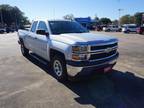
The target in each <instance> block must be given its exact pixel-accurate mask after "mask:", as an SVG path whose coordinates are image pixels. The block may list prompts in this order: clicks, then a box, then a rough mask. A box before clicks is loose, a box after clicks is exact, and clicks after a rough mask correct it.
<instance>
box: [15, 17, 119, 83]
mask: <svg viewBox="0 0 144 108" xmlns="http://www.w3.org/2000/svg"><path fill="white" fill-rule="evenodd" d="M18 36H19V41H18V42H19V44H20V46H21V52H22V54H23V55H24V56H28V55H29V51H31V52H32V53H34V54H36V55H38V56H40V57H41V58H43V59H44V60H46V61H48V62H49V63H50V64H51V68H52V71H53V73H54V75H55V77H56V79H57V80H58V81H63V80H66V79H67V78H68V77H75V76H77V75H88V74H89V72H95V73H96V72H98V71H101V72H109V71H112V68H113V66H114V65H115V64H116V62H117V59H118V56H119V53H118V51H117V49H118V39H117V38H114V37H112V36H105V35H100V34H93V33H90V32H89V31H88V30H87V29H85V28H84V27H83V26H81V25H80V24H79V23H77V22H76V21H67V20H35V21H33V23H32V25H31V28H30V30H29V31H26V30H19V31H18Z"/></svg>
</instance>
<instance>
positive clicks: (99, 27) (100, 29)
mask: <svg viewBox="0 0 144 108" xmlns="http://www.w3.org/2000/svg"><path fill="white" fill-rule="evenodd" d="M95 30H96V31H102V30H103V27H102V26H97V27H96V29H95Z"/></svg>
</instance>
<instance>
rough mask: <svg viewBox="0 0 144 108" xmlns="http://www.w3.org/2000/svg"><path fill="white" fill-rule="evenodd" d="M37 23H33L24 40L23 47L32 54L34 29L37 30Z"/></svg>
mask: <svg viewBox="0 0 144 108" xmlns="http://www.w3.org/2000/svg"><path fill="white" fill-rule="evenodd" d="M37 24H38V21H34V22H33V24H32V26H31V30H30V32H29V34H27V36H26V38H25V43H26V44H25V45H26V47H27V48H28V49H30V50H31V51H32V52H35V38H36V28H37Z"/></svg>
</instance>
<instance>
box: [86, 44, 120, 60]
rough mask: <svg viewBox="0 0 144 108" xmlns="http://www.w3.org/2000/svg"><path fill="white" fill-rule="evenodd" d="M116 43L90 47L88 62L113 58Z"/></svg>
mask: <svg viewBox="0 0 144 108" xmlns="http://www.w3.org/2000/svg"><path fill="white" fill-rule="evenodd" d="M117 47H118V43H113V44H108V45H99V46H91V48H90V49H91V50H90V51H91V53H90V58H89V60H99V59H105V58H107V57H110V56H113V55H115V54H116V53H117Z"/></svg>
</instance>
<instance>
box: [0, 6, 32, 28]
mask: <svg viewBox="0 0 144 108" xmlns="http://www.w3.org/2000/svg"><path fill="white" fill-rule="evenodd" d="M0 12H1V16H2V19H3V23H5V24H6V25H7V26H10V25H11V24H15V25H16V26H17V27H20V26H23V25H25V24H29V23H30V22H29V20H28V18H27V17H25V16H24V13H23V12H22V11H21V10H20V9H19V8H18V7H16V6H14V7H12V6H10V5H7V4H3V5H0Z"/></svg>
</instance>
